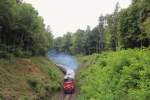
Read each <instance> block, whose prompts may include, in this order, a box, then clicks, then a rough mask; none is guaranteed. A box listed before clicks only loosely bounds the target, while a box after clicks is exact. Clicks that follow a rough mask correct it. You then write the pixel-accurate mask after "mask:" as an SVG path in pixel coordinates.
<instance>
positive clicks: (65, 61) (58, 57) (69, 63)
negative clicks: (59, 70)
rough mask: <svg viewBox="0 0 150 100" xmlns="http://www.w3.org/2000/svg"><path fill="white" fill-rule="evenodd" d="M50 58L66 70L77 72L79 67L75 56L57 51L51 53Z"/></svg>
mask: <svg viewBox="0 0 150 100" xmlns="http://www.w3.org/2000/svg"><path fill="white" fill-rule="evenodd" d="M48 57H49V59H51V60H52V61H54V62H55V63H56V64H61V65H63V66H64V67H65V69H66V70H69V69H70V70H76V69H77V67H78V62H77V60H76V58H75V57H74V56H71V55H69V54H67V53H60V52H56V51H49V52H48Z"/></svg>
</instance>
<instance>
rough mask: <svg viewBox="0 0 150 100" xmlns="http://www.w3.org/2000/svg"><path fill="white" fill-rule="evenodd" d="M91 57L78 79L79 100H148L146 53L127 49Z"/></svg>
mask: <svg viewBox="0 0 150 100" xmlns="http://www.w3.org/2000/svg"><path fill="white" fill-rule="evenodd" d="M94 56H95V57H92V56H91V58H93V59H95V58H96V59H95V61H94V63H91V65H88V66H89V67H88V68H87V69H86V70H85V69H84V70H81V71H80V75H79V76H78V79H79V84H78V85H79V87H80V90H81V91H80V95H79V99H81V100H83V99H84V100H87V99H88V100H149V94H150V74H149V73H150V51H149V50H136V49H135V50H131V49H129V50H122V51H118V52H104V53H102V54H97V55H94ZM85 58H86V57H84V58H83V59H85ZM89 60H90V59H89ZM89 62H90V61H89Z"/></svg>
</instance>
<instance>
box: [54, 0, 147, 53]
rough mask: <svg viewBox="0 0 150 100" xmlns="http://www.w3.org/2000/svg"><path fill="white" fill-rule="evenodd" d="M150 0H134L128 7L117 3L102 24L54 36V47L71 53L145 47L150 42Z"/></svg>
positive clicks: (100, 19)
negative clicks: (121, 7) (120, 6)
mask: <svg viewBox="0 0 150 100" xmlns="http://www.w3.org/2000/svg"><path fill="white" fill-rule="evenodd" d="M149 5H150V1H149V0H132V4H131V5H130V6H129V7H128V8H127V9H121V10H120V8H119V3H117V4H116V7H115V10H114V12H113V13H112V14H109V15H105V16H103V15H101V16H100V17H99V24H98V25H97V26H96V27H95V28H93V29H92V30H91V29H90V26H87V29H86V30H81V29H79V30H77V31H76V32H75V33H69V32H68V33H67V34H65V35H64V36H63V37H57V38H56V39H55V40H54V48H55V49H56V50H57V51H60V52H69V53H72V54H86V55H87V54H92V53H99V52H102V51H106V50H114V51H116V50H120V49H122V48H125V49H126V48H144V47H149V45H150V6H149Z"/></svg>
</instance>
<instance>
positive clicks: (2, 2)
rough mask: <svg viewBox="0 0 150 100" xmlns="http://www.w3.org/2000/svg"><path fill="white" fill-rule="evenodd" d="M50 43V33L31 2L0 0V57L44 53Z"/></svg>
mask: <svg viewBox="0 0 150 100" xmlns="http://www.w3.org/2000/svg"><path fill="white" fill-rule="evenodd" d="M51 45H52V34H51V32H50V31H49V30H46V29H45V25H44V23H43V19H42V17H40V16H39V15H38V12H37V11H36V10H35V9H34V8H33V7H32V5H31V4H27V3H22V0H0V57H5V56H6V57H7V56H9V55H10V54H15V55H16V56H23V55H44V54H45V53H46V52H47V50H48V48H50V47H51Z"/></svg>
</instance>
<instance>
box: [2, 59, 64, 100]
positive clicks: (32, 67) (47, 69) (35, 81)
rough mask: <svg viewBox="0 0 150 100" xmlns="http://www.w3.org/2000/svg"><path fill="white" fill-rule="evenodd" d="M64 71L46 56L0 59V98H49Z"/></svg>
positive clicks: (27, 99)
mask: <svg viewBox="0 0 150 100" xmlns="http://www.w3.org/2000/svg"><path fill="white" fill-rule="evenodd" d="M62 79H63V73H61V72H60V71H59V69H58V68H57V67H56V66H55V65H54V64H53V63H52V62H51V61H49V60H48V58H45V57H32V58H30V59H29V58H28V59H25V58H13V59H10V60H7V59H0V80H1V81H0V100H1V99H2V100H9V99H11V100H12V99H13V100H39V99H40V100H49V99H50V98H51V97H52V95H54V94H55V93H56V92H57V91H60V89H61V84H62Z"/></svg>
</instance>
